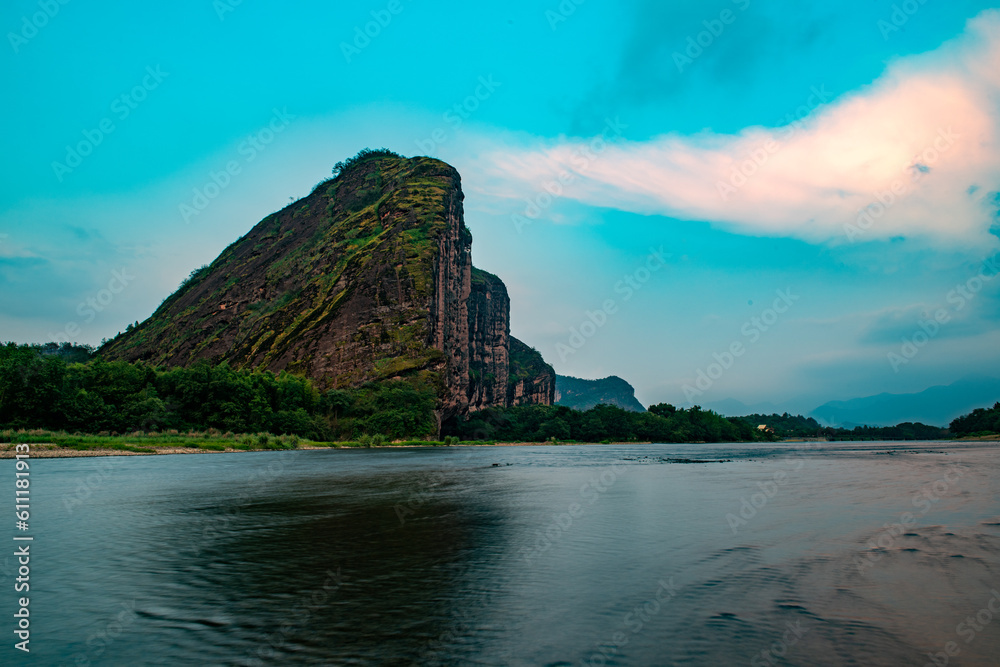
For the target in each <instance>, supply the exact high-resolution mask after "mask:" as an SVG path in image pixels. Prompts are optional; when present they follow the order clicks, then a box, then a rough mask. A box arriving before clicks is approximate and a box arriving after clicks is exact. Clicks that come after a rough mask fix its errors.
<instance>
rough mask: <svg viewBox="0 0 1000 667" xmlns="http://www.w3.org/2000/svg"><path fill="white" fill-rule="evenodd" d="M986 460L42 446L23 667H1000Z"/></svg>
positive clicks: (998, 557)
mask: <svg viewBox="0 0 1000 667" xmlns="http://www.w3.org/2000/svg"><path fill="white" fill-rule="evenodd" d="M684 459H694V460H700V461H704V460H713V461H720V460H727V459H728V461H724V462H713V463H676V462H670V461H677V460H684ZM497 464H498V465H497ZM998 464H1000V449H998V448H997V447H996V446H994V445H989V446H987V445H979V444H969V443H962V444H955V443H919V444H918V443H902V444H901V443H892V444H887V443H874V444H872V443H865V444H857V443H823V444H820V445H803V444H797V445H769V446H765V447H760V446H745V445H633V446H611V445H608V446H567V447H517V448H451V449H427V450H403V449H392V450H366V451H349V450H336V451H304V452H280V453H278V452H275V453H257V454H232V455H223V454H211V455H209V454H206V455H197V456H194V455H191V456H161V457H129V458H116V459H114V462H113V464H109V463H108V462H107V460H106V459H61V460H54V459H48V460H38V461H35V462H33V464H32V466H33V467H32V473H33V474H32V496H33V498H32V500H33V501H34V503H33V505H34V507H33V508H32V509H33V516H32V518H33V519H34V522H33V529H34V534H35V542H34V544H33V547H32V549H33V554H35V556H36V557H35V558H34V559H33V561H32V566H33V567H32V573H31V575H32V581H31V594H32V602H31V613H32V629H33V633H32V642H31V648H32V653H31V656H30V658H31V660H32V661H34V662H35V663H36V664H55V665H58V664H66V665H89V664H94V665H97V664H108V665H140V664H149V665H189V664H199V665H216V664H217V665H260V664H316V665H320V664H483V665H599V664H604V665H728V664H754V665H767V664H775V665H778V664H783V665H898V664H921V665H922V664H925V663H927V662H930V661H931V660H932V658H931V657H930V656H929V655H928V654H931V656H933V655H934V654H937V653H941V654H942V656H941V657H940V658H937V659H938V660H939V661H940V660H943V659H944V657H947V658H948V659H949V661H950V662H949V664H953V665H954V664H960V665H992V664H1000V663H998V659H997V656H1000V613H993V612H991V611H990V604H992V607H993V609H996V610H998V611H1000V593H996V591H997V590H1000V576H998V575H1000V504H998V497H1000V496H998V491H1000V482H998V479H1000V476H998V474H997V473H998ZM101 466H104V467H103V468H101ZM0 468H2V472H0V475H2V477H3V478H4V479H13V471H12V466H11V462H10V461H3V462H2V464H0ZM88 478H89V479H90V480H91V483H89V484H88V482H87V480H88ZM95 480H96V481H95ZM74 499H75V500H74ZM10 560H11V559H9V558H8V561H7V562H5V563H4V564H3V565H4V567H5V569H4V576H5V578H6V579H7V582H6V583H5V586H7V585H8V584H12V579H13V575H12V570H11V569H10ZM7 590H12V586H10V587H9V588H7ZM994 595H996V598H995V601H993V602H992V603H991V596H994ZM2 604H4V605H7V607H8V608H9V609H10V610H11V613H12V612H13V610H14V607H13V604H16V602H15V600H14V596H13V594H10V595H7V596H5V598H4V600H3V603H2ZM983 610H986V611H985V612H983ZM977 615H978V619H977ZM987 615H988V616H989V617H990V618H989V619H988V618H987ZM970 617H971V620H972V625H969V624H968V621H969V619H970ZM994 617H996V618H995V619H994ZM8 618H10V616H8ZM963 623H966V625H961V624H963ZM974 628H978V629H974ZM950 642H953V643H950ZM948 650H952V651H953V652H954V651H955V650H957V651H959V653H958V654H957V655H952V656H948V655H947V651H948Z"/></svg>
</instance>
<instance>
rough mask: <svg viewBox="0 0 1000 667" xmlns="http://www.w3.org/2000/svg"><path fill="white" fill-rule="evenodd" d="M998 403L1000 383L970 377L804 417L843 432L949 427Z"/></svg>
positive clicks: (718, 406)
mask: <svg viewBox="0 0 1000 667" xmlns="http://www.w3.org/2000/svg"><path fill="white" fill-rule="evenodd" d="M997 401H1000V379H997V378H991V377H985V376H970V377H965V378H962V379H961V380H958V381H957V382H953V383H952V384H949V385H938V386H935V387H930V388H928V389H925V390H923V391H921V392H916V393H913V394H888V393H882V394H878V395H875V396H864V397H860V398H852V399H849V400H846V401H830V402H828V403H824V404H823V405H821V406H819V407H818V408H816V409H815V410H813V411H811V412H809V413H808V414H807V415H805V416H807V417H812V418H814V419H815V420H816V421H818V422H820V423H821V424H823V425H824V426H836V427H841V428H854V427H855V426H895V425H896V424H902V423H903V422H921V423H923V424H928V425H930V426H942V427H947V426H948V424H950V423H951V420H953V419H955V418H956V417H961V416H962V415H965V414H968V413H970V412H972V411H973V410H974V409H976V408H988V407H991V406H992V405H993V404H994V403H996V402H997ZM702 407H704V408H705V409H706V410H714V411H715V412H718V413H719V414H721V415H724V416H727V417H742V416H744V415H751V414H763V415H768V414H779V415H780V414H782V413H784V412H792V413H795V412H797V411H791V410H788V409H787V408H785V407H782V406H780V405H775V404H774V403H755V404H753V405H747V404H745V403H742V402H740V401H737V400H736V399H732V398H728V399H725V400H722V401H715V402H712V403H706V404H704V405H703V406H702Z"/></svg>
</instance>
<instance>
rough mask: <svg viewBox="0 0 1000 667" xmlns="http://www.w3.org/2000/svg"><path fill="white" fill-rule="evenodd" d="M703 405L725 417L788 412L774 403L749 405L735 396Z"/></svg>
mask: <svg viewBox="0 0 1000 667" xmlns="http://www.w3.org/2000/svg"><path fill="white" fill-rule="evenodd" d="M701 407H702V408H704V409H706V410H712V411H714V412H717V413H719V414H720V415H723V416H725V417H742V416H744V415H752V414H764V415H770V414H775V413H777V414H781V413H783V412H786V410H784V409H783V408H780V407H778V406H777V405H775V404H774V403H754V404H753V405H747V404H746V403H743V402H741V401H737V400H736V399H735V398H724V399H722V400H721V401H714V402H711V403H705V404H704V405H702V406H701Z"/></svg>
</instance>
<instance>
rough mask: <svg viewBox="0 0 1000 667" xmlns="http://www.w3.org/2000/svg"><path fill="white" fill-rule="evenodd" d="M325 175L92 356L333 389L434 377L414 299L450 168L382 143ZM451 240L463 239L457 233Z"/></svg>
mask: <svg viewBox="0 0 1000 667" xmlns="http://www.w3.org/2000/svg"><path fill="white" fill-rule="evenodd" d="M333 171H334V174H335V176H334V177H333V178H331V179H329V180H327V181H324V182H322V183H320V184H319V185H317V186H316V187H315V189H314V190H313V192H312V193H311V194H310V195H309V196H307V197H305V198H303V199H301V200H299V201H296V202H295V203H293V204H291V205H289V206H287V207H285V208H284V209H282V210H281V211H278V212H276V213H274V214H272V215H269V216H267V217H266V218H265V219H264V220H262V221H261V222H260V223H259V224H257V225H256V226H255V227H254V228H253V229H252V230H251V231H250V232H249V233H248V234H247V235H246V236H244V237H243V238H241V239H239V240H237V241H236V242H234V243H233V244H231V245H230V246H229V247H228V248H226V250H224V251H223V252H222V254H220V255H219V257H218V258H217V259H216V260H215V261H213V262H212V263H211V264H209V265H207V266H204V267H201V268H200V269H196V270H194V271H192V272H191V275H190V276H189V277H188V278H187V279H186V280H185V281H184V282H183V283H182V284H181V286H180V288H179V289H178V290H177V291H176V292H174V294H172V295H170V296H169V297H168V298H167V299H165V300H164V301H163V303H162V304H161V305H160V307H159V308H157V310H156V311H155V312H154V313H153V315H152V316H151V317H150V318H149V319H147V320H146V321H144V322H142V323H140V324H139V325H138V326H135V327H132V328H131V329H130V330H129V331H126V332H125V333H123V334H120V335H119V336H118V337H116V338H115V339H114V340H112V341H110V342H108V343H107V344H105V345H104V346H103V347H102V348H101V353H102V355H103V356H104V357H106V358H108V359H124V360H129V361H136V360H142V361H146V362H149V363H151V364H154V365H164V364H166V365H181V366H187V365H190V364H192V363H194V362H196V361H198V360H201V359H207V360H209V361H211V362H213V363H219V362H222V361H227V362H229V364H230V365H231V366H233V367H235V368H270V369H271V370H275V371H279V370H287V371H290V372H293V373H296V374H299V375H305V376H309V377H312V378H313V379H315V380H317V381H319V383H320V384H321V385H323V386H329V387H341V388H343V387H349V386H358V385H360V384H364V383H366V382H372V381H380V380H384V379H389V378H393V377H398V376H408V375H412V374H421V373H425V374H426V373H429V374H430V376H428V377H427V378H424V379H425V380H426V381H427V382H434V381H436V380H437V379H438V378H437V375H438V373H439V372H440V370H441V368H440V366H441V362H442V359H443V354H442V351H441V350H439V349H435V348H434V347H433V346H432V345H430V342H429V341H430V331H431V327H432V323H431V322H430V320H429V318H430V312H429V310H428V308H427V307H426V304H428V303H429V302H430V301H431V300H432V298H433V291H434V288H435V285H434V276H435V270H436V266H437V264H436V262H438V261H440V260H441V258H440V257H439V256H438V250H439V240H440V238H441V236H442V235H443V234H445V233H447V228H448V227H449V224H452V223H451V222H450V221H449V218H448V212H449V211H450V210H452V209H453V208H454V205H455V201H454V198H455V193H456V192H458V174H457V172H455V170H454V169H452V168H451V167H450V166H448V165H446V164H444V163H443V162H440V161H438V160H434V159H431V158H413V159H406V158H403V157H401V156H399V155H397V154H395V153H392V152H391V151H387V150H384V149H381V150H375V151H372V150H365V151H362V152H361V153H359V154H358V155H356V156H355V157H353V158H350V159H349V160H346V161H344V162H340V163H338V164H337V165H336V166H335V167H334V170H333ZM461 233H462V234H463V235H464V240H465V241H466V242H468V243H471V234H470V233H469V232H468V229H467V228H465V227H464V225H462V230H461ZM362 359H363V362H362Z"/></svg>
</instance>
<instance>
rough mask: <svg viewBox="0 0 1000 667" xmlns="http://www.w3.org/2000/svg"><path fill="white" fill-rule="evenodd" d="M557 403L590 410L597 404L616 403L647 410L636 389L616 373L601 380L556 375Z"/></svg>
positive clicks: (625, 407) (638, 409) (636, 409)
mask: <svg viewBox="0 0 1000 667" xmlns="http://www.w3.org/2000/svg"><path fill="white" fill-rule="evenodd" d="M555 404H556V405H565V406H567V407H570V408H573V409H574V410H589V409H590V408H592V407H594V406H595V405H615V406H618V407H619V408H622V409H624V410H630V411H632V412H645V411H646V408H644V407H642V403H640V402H639V401H638V400H637V399H636V397H635V389H634V388H633V387H632V385H630V384H629V383H628V382H626V381H625V380H623V379H621V378H620V377H618V376H616V375H612V376H610V377H606V378H603V379H601V380H581V379H580V378H574V377H569V376H566V375H556V394H555Z"/></svg>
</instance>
